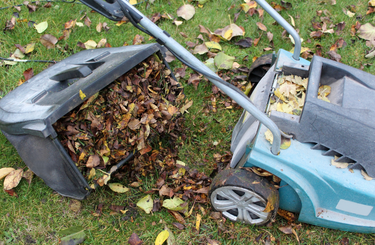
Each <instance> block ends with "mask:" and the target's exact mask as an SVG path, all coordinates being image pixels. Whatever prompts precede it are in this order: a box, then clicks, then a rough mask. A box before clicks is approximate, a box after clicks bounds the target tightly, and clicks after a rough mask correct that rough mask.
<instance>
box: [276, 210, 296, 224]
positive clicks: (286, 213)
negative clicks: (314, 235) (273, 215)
mask: <svg viewBox="0 0 375 245" xmlns="http://www.w3.org/2000/svg"><path fill="white" fill-rule="evenodd" d="M277 214H278V215H280V216H281V217H283V218H284V219H286V220H287V221H288V223H292V222H294V221H296V219H297V218H296V216H295V215H294V214H293V213H292V212H289V211H286V210H283V209H278V210H277Z"/></svg>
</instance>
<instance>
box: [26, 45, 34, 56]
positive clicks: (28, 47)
mask: <svg viewBox="0 0 375 245" xmlns="http://www.w3.org/2000/svg"><path fill="white" fill-rule="evenodd" d="M34 47H35V43H29V44H27V45H26V48H25V54H28V53H31V52H33V51H34Z"/></svg>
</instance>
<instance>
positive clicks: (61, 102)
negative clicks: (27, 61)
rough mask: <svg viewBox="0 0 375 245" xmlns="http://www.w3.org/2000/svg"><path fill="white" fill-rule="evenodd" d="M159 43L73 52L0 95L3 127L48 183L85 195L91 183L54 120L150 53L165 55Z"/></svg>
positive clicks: (67, 192)
mask: <svg viewBox="0 0 375 245" xmlns="http://www.w3.org/2000/svg"><path fill="white" fill-rule="evenodd" d="M161 49H162V47H161V46H160V45H159V44H147V45H137V46H127V47H120V48H103V49H97V50H85V51H82V52H80V53H77V54H74V55H72V56H71V57H69V58H67V59H65V60H63V61H61V62H59V63H57V64H55V65H53V66H51V67H49V68H48V69H46V70H44V71H43V72H41V73H40V74H38V75H36V76H35V77H33V78H31V79H30V80H28V81H27V82H25V83H24V84H22V85H21V86H19V87H18V88H16V89H15V90H13V91H12V92H10V93H9V94H7V95H6V96H5V97H4V98H3V99H1V100H0V129H1V131H2V132H3V133H4V135H5V136H6V137H7V139H8V140H9V141H10V142H11V143H12V144H13V146H14V147H15V148H16V149H17V151H18V153H19V155H20V156H21V158H22V159H23V161H24V162H25V164H26V165H27V166H28V167H29V168H30V169H31V170H32V171H33V172H34V173H35V174H36V175H38V176H39V177H40V178H42V179H43V180H44V182H45V183H46V184H47V185H48V186H49V187H51V188H52V189H53V190H55V191H57V192H58V193H59V194H61V195H63V196H68V197H72V198H75V199H84V198H85V197H86V196H87V195H89V193H90V187H89V184H88V183H87V181H86V179H85V178H84V177H83V175H82V174H81V172H80V171H79V169H78V168H77V167H76V164H75V163H74V162H73V160H72V158H71V156H70V155H69V154H68V152H67V151H66V149H65V148H64V146H63V145H62V144H61V142H60V140H59V139H58V137H57V136H58V134H57V133H56V131H55V129H54V127H53V124H54V123H55V122H56V121H57V120H59V119H60V118H61V117H63V116H64V115H65V114H67V113H68V112H70V111H71V110H73V109H74V108H76V107H77V106H79V105H80V104H82V103H83V102H84V101H85V100H87V99H88V98H90V97H91V96H92V95H94V94H95V93H97V92H98V91H100V90H102V89H103V88H105V87H106V86H107V85H109V84H110V83H111V82H113V81H114V80H115V79H117V78H119V77H120V76H122V75H123V74H125V73H126V72H128V71H129V70H131V69H132V68H133V67H135V66H136V65H137V64H139V63H141V62H142V61H143V60H145V59H146V58H148V57H149V56H151V55H153V54H155V53H156V55H157V56H158V57H159V58H160V60H162V61H164V58H163V57H164V56H163V51H162V50H161ZM164 63H165V62H164ZM172 75H173V74H172Z"/></svg>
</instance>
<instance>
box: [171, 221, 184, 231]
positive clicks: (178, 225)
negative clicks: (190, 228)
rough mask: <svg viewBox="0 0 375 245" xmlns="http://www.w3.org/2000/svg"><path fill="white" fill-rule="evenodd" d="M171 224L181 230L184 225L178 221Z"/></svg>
mask: <svg viewBox="0 0 375 245" xmlns="http://www.w3.org/2000/svg"><path fill="white" fill-rule="evenodd" d="M172 225H173V226H174V227H176V228H177V229H179V230H183V229H185V226H184V225H183V224H180V223H176V222H175V223H172Z"/></svg>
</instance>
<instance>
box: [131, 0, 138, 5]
mask: <svg viewBox="0 0 375 245" xmlns="http://www.w3.org/2000/svg"><path fill="white" fill-rule="evenodd" d="M129 3H130V4H131V5H134V4H137V0H129Z"/></svg>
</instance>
